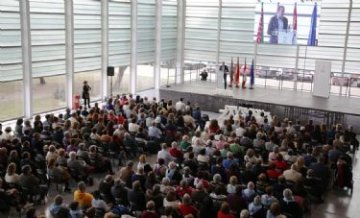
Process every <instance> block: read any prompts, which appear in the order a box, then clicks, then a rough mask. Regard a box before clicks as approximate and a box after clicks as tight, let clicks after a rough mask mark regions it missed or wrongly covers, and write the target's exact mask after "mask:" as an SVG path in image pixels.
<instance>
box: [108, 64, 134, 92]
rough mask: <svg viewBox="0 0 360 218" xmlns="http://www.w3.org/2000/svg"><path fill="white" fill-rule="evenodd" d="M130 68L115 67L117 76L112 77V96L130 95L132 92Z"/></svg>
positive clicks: (109, 80)
mask: <svg viewBox="0 0 360 218" xmlns="http://www.w3.org/2000/svg"><path fill="white" fill-rule="evenodd" d="M110 82H111V78H110V77H108V84H109V85H108V88H109V93H110V94H111V86H110ZM129 84H130V67H128V66H121V67H115V75H114V76H113V77H112V94H113V96H114V95H117V94H123V93H129V90H130V85H129Z"/></svg>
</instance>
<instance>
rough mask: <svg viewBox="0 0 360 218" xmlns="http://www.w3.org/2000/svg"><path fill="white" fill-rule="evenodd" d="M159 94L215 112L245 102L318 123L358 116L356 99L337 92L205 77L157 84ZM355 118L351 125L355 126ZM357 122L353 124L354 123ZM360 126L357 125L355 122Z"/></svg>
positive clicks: (358, 110) (245, 103) (345, 119)
mask: <svg viewBox="0 0 360 218" xmlns="http://www.w3.org/2000/svg"><path fill="white" fill-rule="evenodd" d="M160 97H161V98H164V99H172V100H173V101H175V102H176V101H178V99H179V98H180V97H184V99H185V101H190V102H192V103H199V105H201V108H202V109H203V110H208V111H214V112H218V111H219V109H222V108H224V105H226V104H227V105H242V106H243V105H249V106H251V107H254V108H259V109H264V110H267V111H270V112H271V113H272V114H276V115H279V116H284V117H288V118H289V119H292V120H296V119H304V120H305V119H314V120H315V121H316V120H317V121H319V122H322V123H327V124H331V123H335V122H342V123H344V121H346V122H345V123H347V124H348V123H349V122H347V121H349V120H348V119H350V120H353V119H356V120H358V121H359V120H360V99H358V98H349V97H341V96H330V97H329V98H321V97H315V96H313V95H312V93H310V92H299V91H298V92H297V91H291V90H279V89H271V88H266V89H265V88H263V87H255V88H254V89H241V88H228V89H227V90H224V89H217V88H216V84H215V83H212V82H207V81H195V82H191V83H190V82H187V83H184V84H180V85H171V86H170V87H161V89H160ZM358 123H359V122H356V123H354V124H355V125H354V124H352V123H351V124H350V125H354V126H358V125H359V124H358ZM356 124H357V125H356ZM359 129H360V126H359Z"/></svg>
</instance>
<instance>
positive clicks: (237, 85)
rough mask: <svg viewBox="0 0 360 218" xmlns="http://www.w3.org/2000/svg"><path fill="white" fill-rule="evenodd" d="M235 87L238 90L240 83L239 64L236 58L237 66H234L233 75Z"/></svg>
mask: <svg viewBox="0 0 360 218" xmlns="http://www.w3.org/2000/svg"><path fill="white" fill-rule="evenodd" d="M234 79H235V85H236V88H239V82H240V62H239V57H238V58H237V64H236V73H235V78H234Z"/></svg>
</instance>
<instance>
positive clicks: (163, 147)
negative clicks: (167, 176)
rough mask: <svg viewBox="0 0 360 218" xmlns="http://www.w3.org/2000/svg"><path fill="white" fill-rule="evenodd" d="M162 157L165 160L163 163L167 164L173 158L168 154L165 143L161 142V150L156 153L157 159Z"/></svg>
mask: <svg viewBox="0 0 360 218" xmlns="http://www.w3.org/2000/svg"><path fill="white" fill-rule="evenodd" d="M160 158H161V159H163V160H164V161H165V164H166V165H167V164H168V163H169V162H170V161H172V160H173V157H172V156H171V155H170V153H169V151H168V148H167V144H166V143H162V144H161V150H160V151H159V152H158V153H157V159H158V160H159V159H160Z"/></svg>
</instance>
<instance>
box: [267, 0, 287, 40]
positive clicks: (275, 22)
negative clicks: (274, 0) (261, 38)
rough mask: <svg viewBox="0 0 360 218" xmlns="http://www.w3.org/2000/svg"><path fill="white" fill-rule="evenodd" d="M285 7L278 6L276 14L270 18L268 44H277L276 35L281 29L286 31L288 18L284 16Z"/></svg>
mask: <svg viewBox="0 0 360 218" xmlns="http://www.w3.org/2000/svg"><path fill="white" fill-rule="evenodd" d="M284 14H285V7H284V6H282V5H279V6H278V9H277V12H276V14H275V15H274V16H273V17H272V18H271V19H270V22H269V26H268V31H267V34H268V35H270V41H269V42H270V44H278V35H279V32H281V31H287V29H288V19H287V18H286V17H285V16H284Z"/></svg>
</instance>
